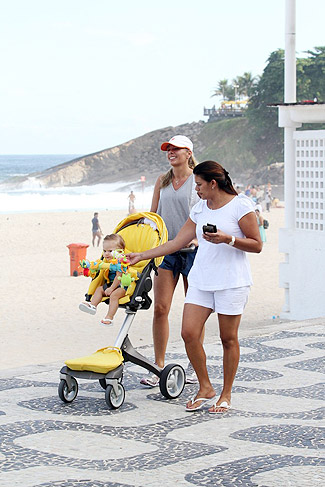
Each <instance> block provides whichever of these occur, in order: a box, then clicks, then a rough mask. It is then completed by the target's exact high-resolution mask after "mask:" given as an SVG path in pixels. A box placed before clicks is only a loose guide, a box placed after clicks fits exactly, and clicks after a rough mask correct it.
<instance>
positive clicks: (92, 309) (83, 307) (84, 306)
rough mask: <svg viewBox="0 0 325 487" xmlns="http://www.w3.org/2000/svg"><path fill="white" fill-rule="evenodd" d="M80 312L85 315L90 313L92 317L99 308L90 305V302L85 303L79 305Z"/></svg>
mask: <svg viewBox="0 0 325 487" xmlns="http://www.w3.org/2000/svg"><path fill="white" fill-rule="evenodd" d="M79 309H80V311H84V312H85V313H89V314H91V315H95V314H96V311H97V308H96V306H94V305H93V304H91V303H89V301H84V302H83V303H80V304H79Z"/></svg>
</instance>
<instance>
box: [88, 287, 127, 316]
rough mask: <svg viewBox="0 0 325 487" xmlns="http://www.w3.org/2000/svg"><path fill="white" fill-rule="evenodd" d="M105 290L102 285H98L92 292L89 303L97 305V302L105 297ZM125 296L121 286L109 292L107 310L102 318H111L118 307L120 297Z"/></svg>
mask: <svg viewBox="0 0 325 487" xmlns="http://www.w3.org/2000/svg"><path fill="white" fill-rule="evenodd" d="M105 296H106V294H105V291H104V289H103V286H99V287H98V288H97V289H96V291H95V292H94V294H93V297H92V298H91V301H90V302H91V304H92V305H94V306H96V307H97V306H98V305H99V303H100V302H101V301H102V298H103V297H105ZM123 296H125V289H124V288H122V287H118V288H116V289H114V291H113V292H112V293H111V295H110V297H109V306H108V311H107V314H106V316H105V318H104V319H108V320H111V321H112V320H113V318H114V316H115V313H116V311H117V309H118V302H119V299H120V298H123Z"/></svg>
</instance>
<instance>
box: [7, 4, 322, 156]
mask: <svg viewBox="0 0 325 487" xmlns="http://www.w3.org/2000/svg"><path fill="white" fill-rule="evenodd" d="M0 2H1V16H0V63H1V64H0V66H1V76H0V154H51V153H53V154H54V153H57V154H60V153H61V154H72V153H77V154H88V153H92V152H96V151H99V150H102V149H105V148H108V147H112V146H115V145H118V144H120V143H122V142H126V141H128V140H130V139H132V138H134V137H137V136H140V135H143V134H144V133H146V132H150V131H152V130H156V129H159V128H163V127H166V126H170V125H173V126H176V125H179V124H181V123H186V122H192V121H198V120H204V117H203V107H204V106H207V107H211V106H212V105H213V104H214V103H216V102H217V99H216V98H211V95H212V94H213V90H214V88H216V86H217V84H218V81H219V80H221V79H224V78H227V79H229V80H230V81H231V80H232V79H233V78H234V77H236V76H238V75H242V74H243V73H244V72H245V71H250V72H252V74H253V75H260V74H262V72H263V69H264V67H265V63H266V61H267V58H268V56H269V55H270V53H271V52H272V51H274V50H276V49H278V48H284V14H285V0H246V1H244V0H232V1H231V2H226V1H221V0H201V1H198V0H163V1H157V0H124V1H118V0H115V1H111V0H55V1H50V0H28V1H27V0H10V1H9V0H0ZM296 4H297V29H296V32H297V42H296V47H297V53H298V55H300V56H302V55H304V54H303V52H304V51H306V50H309V49H312V48H313V47H315V46H320V45H325V35H324V17H325V1H324V0H308V1H306V0H297V1H296Z"/></svg>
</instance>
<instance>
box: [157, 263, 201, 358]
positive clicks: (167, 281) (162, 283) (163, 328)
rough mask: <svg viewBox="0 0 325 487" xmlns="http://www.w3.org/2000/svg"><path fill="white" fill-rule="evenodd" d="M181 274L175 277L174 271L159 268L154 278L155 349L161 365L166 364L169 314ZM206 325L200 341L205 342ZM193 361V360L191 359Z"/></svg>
mask: <svg viewBox="0 0 325 487" xmlns="http://www.w3.org/2000/svg"><path fill="white" fill-rule="evenodd" d="M178 279H179V274H178V275H177V276H176V277H175V278H174V276H173V273H172V271H168V270H166V269H159V270H158V276H155V280H154V296H155V306H154V315H153V323H152V334H153V344H154V349H155V362H156V364H157V365H158V366H159V367H164V365H165V354H166V349H167V343H168V338H169V322H168V314H169V311H170V307H171V303H172V300H173V296H174V292H175V288H176V285H177V283H178ZM183 285H184V293H185V294H186V291H187V288H188V283H187V277H185V276H183ZM203 340H204V327H203V328H202V331H201V336H200V341H201V343H202V344H203ZM190 361H191V360H190Z"/></svg>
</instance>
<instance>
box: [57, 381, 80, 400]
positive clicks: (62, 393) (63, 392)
mask: <svg viewBox="0 0 325 487" xmlns="http://www.w3.org/2000/svg"><path fill="white" fill-rule="evenodd" d="M70 381H71V388H70V389H69V386H68V382H67V381H66V380H65V379H61V380H60V384H59V389H58V393H59V398H60V399H61V401H63V402H72V401H74V400H75V398H76V397H77V394H78V382H77V381H76V379H75V378H74V377H70Z"/></svg>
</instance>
